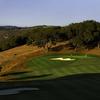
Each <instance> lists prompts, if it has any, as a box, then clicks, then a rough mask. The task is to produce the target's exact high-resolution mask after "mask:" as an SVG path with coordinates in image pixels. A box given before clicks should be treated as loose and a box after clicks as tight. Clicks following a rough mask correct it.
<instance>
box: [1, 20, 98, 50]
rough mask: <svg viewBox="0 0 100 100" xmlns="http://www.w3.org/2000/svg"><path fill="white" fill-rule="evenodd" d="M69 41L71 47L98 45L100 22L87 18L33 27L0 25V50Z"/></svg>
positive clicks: (92, 46) (87, 47)
mask: <svg viewBox="0 0 100 100" xmlns="http://www.w3.org/2000/svg"><path fill="white" fill-rule="evenodd" d="M63 41H69V44H70V46H71V47H73V48H75V49H77V48H84V49H89V48H94V47H96V46H98V48H99V47H100V23H99V22H96V21H94V20H87V21H83V22H80V23H72V24H70V25H68V26H46V25H42V26H34V27H15V26H1V27H0V51H4V50H7V49H10V48H13V47H16V46H19V45H23V44H27V45H37V46H38V47H45V46H48V45H47V44H49V47H50V44H51V45H55V44H56V43H57V42H63Z"/></svg>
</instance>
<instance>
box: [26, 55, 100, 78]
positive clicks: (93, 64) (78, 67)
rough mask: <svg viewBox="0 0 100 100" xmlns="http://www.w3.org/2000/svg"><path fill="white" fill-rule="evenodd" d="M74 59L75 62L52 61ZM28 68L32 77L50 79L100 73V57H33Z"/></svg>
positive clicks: (27, 63) (27, 64) (28, 62)
mask: <svg viewBox="0 0 100 100" xmlns="http://www.w3.org/2000/svg"><path fill="white" fill-rule="evenodd" d="M57 57H63V58H69V57H70V58H74V59H76V60H75V61H51V60H50V59H51V58H57ZM26 66H27V67H29V68H30V69H31V70H32V73H31V75H34V76H38V75H46V74H47V75H48V74H49V76H47V77H45V78H47V79H49V78H57V77H63V76H66V75H74V74H83V73H99V72H100V57H98V56H92V55H82V54H77V55H76V54H74V55H71V54H49V55H42V56H38V57H33V58H31V59H29V60H28V61H27V62H26Z"/></svg>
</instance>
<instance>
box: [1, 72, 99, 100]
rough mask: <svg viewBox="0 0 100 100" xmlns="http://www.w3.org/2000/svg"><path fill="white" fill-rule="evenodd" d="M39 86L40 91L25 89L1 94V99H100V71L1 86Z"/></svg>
mask: <svg viewBox="0 0 100 100" xmlns="http://www.w3.org/2000/svg"><path fill="white" fill-rule="evenodd" d="M15 87H37V88H39V91H27V92H25V91H23V92H21V93H20V94H16V95H7V96H0V99H1V100H32V99H34V100H74V99H75V100H100V73H96V74H95V73H94V74H80V75H72V76H65V77H61V78H57V79H50V80H33V81H16V82H14V81H13V82H2V83H0V88H3V89H4V88H15Z"/></svg>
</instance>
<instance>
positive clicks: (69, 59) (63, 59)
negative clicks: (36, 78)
mask: <svg viewBox="0 0 100 100" xmlns="http://www.w3.org/2000/svg"><path fill="white" fill-rule="evenodd" d="M50 60H60V61H73V60H75V59H72V58H51V59H50Z"/></svg>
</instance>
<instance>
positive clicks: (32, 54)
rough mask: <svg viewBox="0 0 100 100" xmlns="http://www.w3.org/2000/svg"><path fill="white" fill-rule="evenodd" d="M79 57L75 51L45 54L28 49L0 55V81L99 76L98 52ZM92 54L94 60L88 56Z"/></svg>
mask: <svg viewBox="0 0 100 100" xmlns="http://www.w3.org/2000/svg"><path fill="white" fill-rule="evenodd" d="M59 45H62V43H60V44H57V46H59ZM72 52H73V54H72ZM80 53H81V55H79V54H78V55H77V53H76V52H75V51H74V50H70V49H68V48H64V49H62V50H61V51H58V52H49V53H45V50H44V49H43V48H38V47H37V46H27V45H23V46H19V47H16V48H13V49H10V50H7V51H3V52H0V65H1V67H2V70H1V72H0V80H11V79H13V80H21V79H23V80H24V79H33V78H35V77H36V78H38V77H37V76H41V75H43V76H44V77H43V78H46V77H47V79H48V78H50V77H51V78H57V77H62V76H65V75H73V74H82V73H98V72H99V71H100V69H99V62H100V61H99V59H100V58H99V57H98V56H99V55H100V49H98V48H95V49H91V50H88V51H87V50H84V51H80ZM91 54H93V55H97V56H91ZM74 55H75V56H74ZM86 55H88V56H89V57H86ZM78 56H79V57H80V59H79V58H78ZM53 57H64V58H67V57H72V58H75V59H76V60H75V61H73V62H66V61H63V62H62V61H51V60H50V59H51V58H53ZM81 57H82V58H81ZM85 57H86V58H85ZM46 75H47V76H46ZM36 78H35V79H36ZM39 78H41V77H39Z"/></svg>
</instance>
